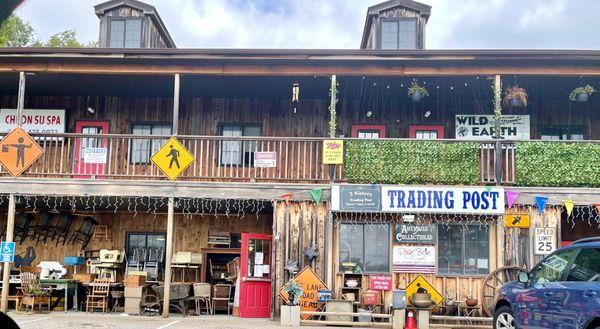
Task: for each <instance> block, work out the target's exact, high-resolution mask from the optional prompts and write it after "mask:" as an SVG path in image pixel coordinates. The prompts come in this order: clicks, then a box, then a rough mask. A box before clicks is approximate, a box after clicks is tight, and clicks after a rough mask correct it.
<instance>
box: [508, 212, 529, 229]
mask: <svg viewBox="0 0 600 329" xmlns="http://www.w3.org/2000/svg"><path fill="white" fill-rule="evenodd" d="M530 226H531V218H530V217H529V215H528V214H506V215H504V227H518V228H529V227H530Z"/></svg>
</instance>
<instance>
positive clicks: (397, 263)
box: [392, 246, 435, 273]
mask: <svg viewBox="0 0 600 329" xmlns="http://www.w3.org/2000/svg"><path fill="white" fill-rule="evenodd" d="M392 259H393V264H394V272H395V273H398V272H401V273H435V247H434V246H394V250H393V257H392Z"/></svg>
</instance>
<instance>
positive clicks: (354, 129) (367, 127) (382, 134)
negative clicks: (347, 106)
mask: <svg viewBox="0 0 600 329" xmlns="http://www.w3.org/2000/svg"><path fill="white" fill-rule="evenodd" d="M361 130H371V131H379V139H381V138H386V137H387V136H386V135H385V134H386V130H387V127H386V125H352V127H351V132H350V136H352V138H358V133H359V132H360V131H361Z"/></svg>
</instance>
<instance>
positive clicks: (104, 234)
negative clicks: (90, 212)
mask: <svg viewBox="0 0 600 329" xmlns="http://www.w3.org/2000/svg"><path fill="white" fill-rule="evenodd" d="M92 239H93V240H99V241H101V240H106V241H112V229H111V228H110V227H108V226H106V225H96V226H95V227H94V233H93V234H92Z"/></svg>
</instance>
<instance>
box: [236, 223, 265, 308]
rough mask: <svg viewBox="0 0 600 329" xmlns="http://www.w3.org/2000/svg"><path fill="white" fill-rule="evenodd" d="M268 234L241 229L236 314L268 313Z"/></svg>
mask: <svg viewBox="0 0 600 329" xmlns="http://www.w3.org/2000/svg"><path fill="white" fill-rule="evenodd" d="M271 248H272V236H271V235H267V234H250V233H242V253H241V260H240V276H241V280H240V287H239V289H240V294H239V295H240V317H242V318H269V317H270V316H271V273H272V271H273V267H272V261H271V251H272V249H271Z"/></svg>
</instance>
